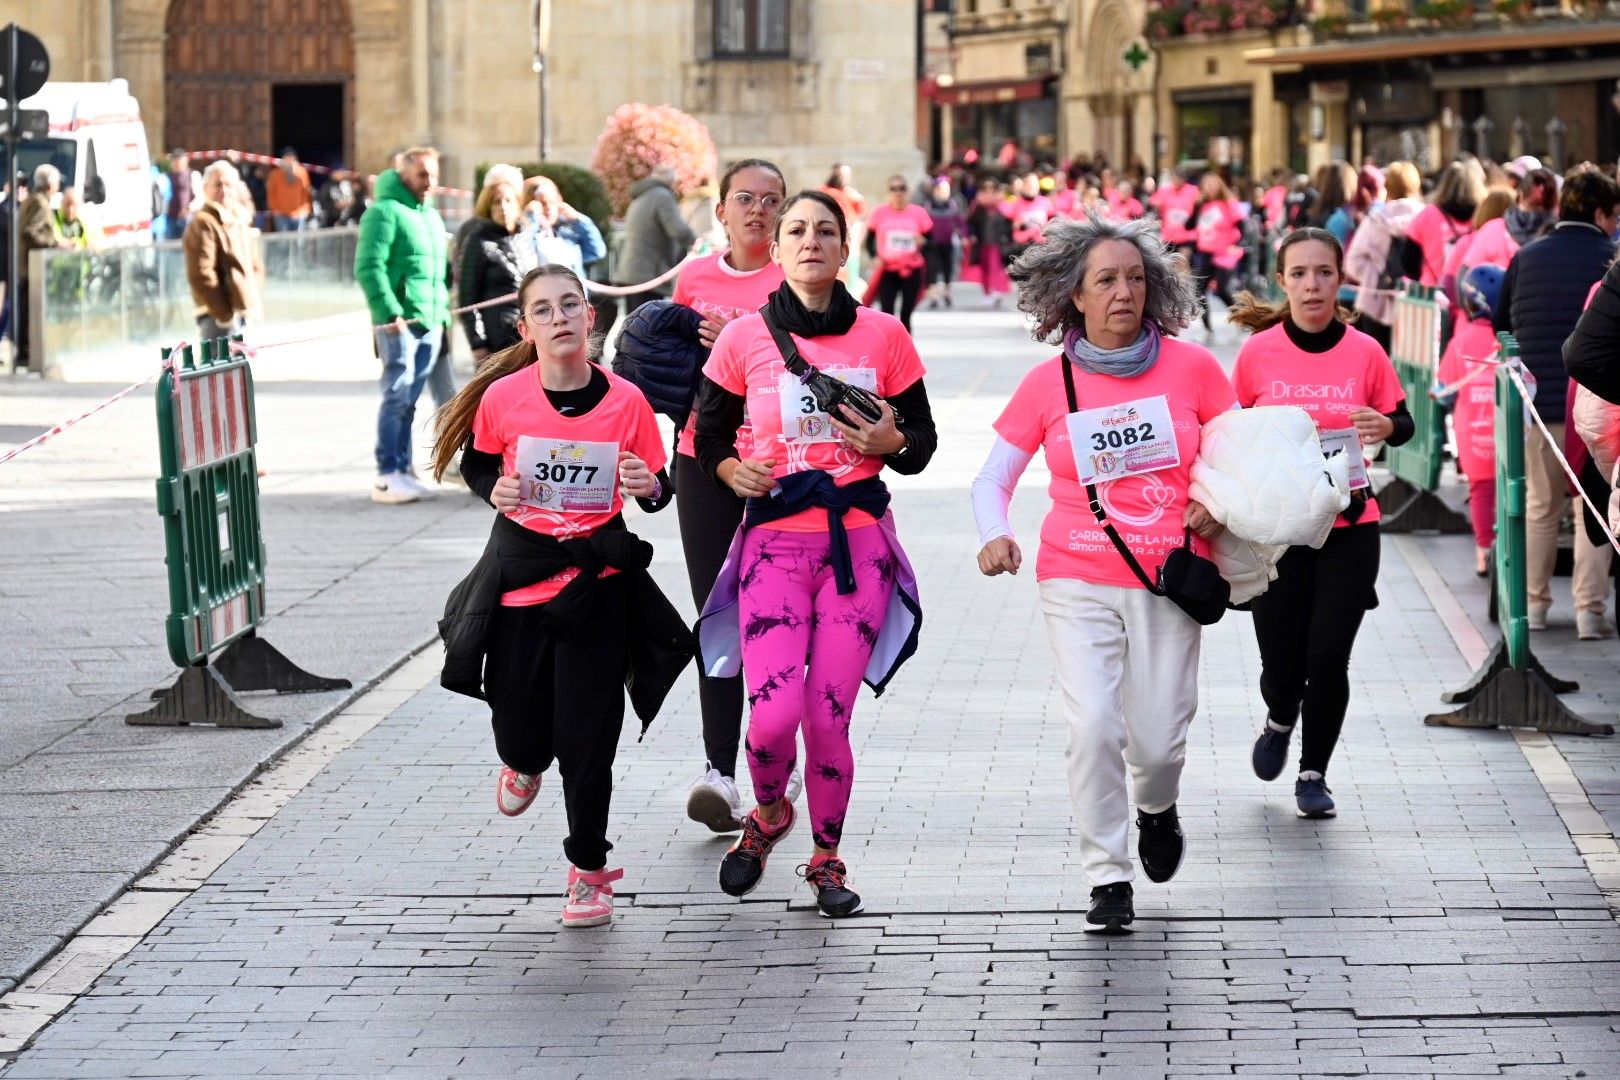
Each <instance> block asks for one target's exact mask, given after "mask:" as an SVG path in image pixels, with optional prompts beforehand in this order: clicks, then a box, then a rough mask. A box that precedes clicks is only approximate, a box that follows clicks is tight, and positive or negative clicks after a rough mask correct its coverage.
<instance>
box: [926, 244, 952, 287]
mask: <svg viewBox="0 0 1620 1080" xmlns="http://www.w3.org/2000/svg"><path fill="white" fill-rule="evenodd" d="M952 255H953V252H952V250H951V245H949V244H929V245H927V246H926V247H924V248H923V258H924V259H927V260H928V284H930V285H949V284H950V283H951V257H952Z"/></svg>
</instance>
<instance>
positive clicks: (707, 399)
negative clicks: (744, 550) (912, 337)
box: [690, 376, 939, 486]
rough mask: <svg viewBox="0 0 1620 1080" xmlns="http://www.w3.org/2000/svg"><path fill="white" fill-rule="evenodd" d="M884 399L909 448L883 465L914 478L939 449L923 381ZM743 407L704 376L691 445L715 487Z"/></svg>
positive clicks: (733, 448)
mask: <svg viewBox="0 0 1620 1080" xmlns="http://www.w3.org/2000/svg"><path fill="white" fill-rule="evenodd" d="M885 400H887V401H888V403H889V405H890V407H892V408H893V409H894V411H895V414H896V415H897V416H898V417H899V425H898V426H899V428H900V430H901V432H903V433H904V434H905V436H906V442H907V446H908V448H907V450H906V452H905V453H904V454H885V455H884V456H883V463H884V464H885V465H887V466H888V467H889V468H891V469H893V470H894V471H895V472H897V473H900V474H901V475H902V476H915V475H916V474H917V473H920V472H922V471H923V469H925V468H927V467H928V462H929V461H930V460H931V459H932V458H933V456H934V451H935V450H936V449H938V447H939V432H938V430H937V429H936V428H935V427H934V412H933V409H932V407H931V406H930V405H929V403H928V389H927V387H925V386H923V380H921V379H918V380H917V381H916V382H914V383H912V384H911V385H910V386H908V387H906V388H905V389H904V390H902V391H900V392H899V393H898V394H893V395H891V396H890V397H888V398H887V399H885ZM744 405H745V402H744V399H743V396H742V395H741V394H733V393H732V392H731V391H729V390H727V389H726V388H725V387H723V386H721V385H720V384H719V383H717V382H715V381H714V380H713V379H710V378H708V377H707V376H705V377H704V379H703V383H702V385H701V386H699V387H698V398H697V405H696V407H695V408H694V409H693V419H692V420H691V421H690V422H691V423H693V424H695V425H696V426H695V427H694V429H693V431H694V434H693V443H694V446H695V449H696V450H697V460H698V464H699V465H700V466H702V468H703V471H704V472H706V473H708V474H709V476H710V477H711V478H713V480H714V482H715V483H717V484H719V483H720V466H721V464H722V463H723V462H725V461H726V460H727V459H728V458H734V457H736V456H737V429H738V428H740V427H742V423H743V412H744ZM721 486H724V485H723V484H722V485H721Z"/></svg>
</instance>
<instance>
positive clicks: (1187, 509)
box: [973, 218, 1237, 931]
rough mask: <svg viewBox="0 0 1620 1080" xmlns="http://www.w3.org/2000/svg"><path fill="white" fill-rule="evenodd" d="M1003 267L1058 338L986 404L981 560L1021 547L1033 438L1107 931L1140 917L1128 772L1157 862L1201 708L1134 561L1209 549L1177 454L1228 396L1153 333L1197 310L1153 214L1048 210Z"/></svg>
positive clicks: (1038, 574)
mask: <svg viewBox="0 0 1620 1080" xmlns="http://www.w3.org/2000/svg"><path fill="white" fill-rule="evenodd" d="M1012 274H1013V279H1014V280H1015V281H1016V282H1018V285H1019V290H1018V307H1019V310H1020V311H1022V312H1023V313H1024V314H1026V315H1028V316H1029V317H1030V318H1031V319H1032V320H1033V321H1034V324H1035V330H1034V334H1035V337H1036V339H1037V340H1040V341H1047V342H1052V343H1058V342H1061V343H1062V347H1063V349H1062V352H1061V353H1060V354H1059V355H1057V356H1055V357H1053V358H1052V359H1051V360H1048V361H1046V362H1045V363H1043V364H1039V365H1037V366H1036V367H1035V368H1033V369H1031V370H1030V372H1029V373H1028V374H1027V375H1025V376H1024V379H1023V381H1022V382H1020V383H1019V385H1018V389H1017V390H1016V391H1014V392H1013V396H1012V400H1011V401H1009V402H1008V403H1007V407H1006V409H1004V410H1003V411H1002V414H1001V416H1000V417H999V418H998V419H997V420H996V422H995V430H996V435H997V439H996V442H995V446H994V447H993V448H992V449H991V451H990V457H989V459H988V460H987V461H986V462H985V464H984V468H983V469H982V470H981V471H980V472H979V475H978V476H977V477H976V478H975V479H974V481H973V511H974V517H975V519H976V520H977V522H978V526H979V536H980V540H981V542H982V543H983V545H984V546H983V548H982V549H981V550H980V552H979V570H980V572H982V573H984V574H986V575H988V576H992V577H993V576H995V575H997V574H1002V573H1010V574H1016V573H1018V571H1019V569H1020V568H1021V567H1022V565H1023V553H1022V551H1021V550H1020V548H1019V546H1018V543H1017V541H1016V540H1015V539H1014V538H1013V533H1012V527H1011V525H1010V524H1009V523H1008V520H1007V508H1008V505H1009V504H1010V503H1011V500H1012V494H1013V489H1014V488H1015V487H1016V486H1017V483H1018V478H1019V476H1021V475H1022V474H1023V472H1024V470H1025V469H1026V468H1027V467H1028V466H1029V463H1030V461H1032V460H1033V459H1034V457H1035V453H1036V451H1043V452H1044V453H1045V455H1046V463H1047V466H1048V468H1049V469H1050V470H1051V473H1052V482H1051V485H1050V487H1049V489H1048V491H1049V494H1050V496H1051V499H1052V507H1051V510H1050V511H1049V512H1048V514H1047V516H1046V520H1045V522H1044V523H1043V524H1042V526H1041V544H1040V553H1039V555H1038V556H1037V558H1036V560H1035V578H1036V581H1037V582H1038V584H1039V587H1040V597H1041V610H1042V612H1043V613H1044V614H1045V616H1046V629H1047V636H1048V638H1050V640H1051V643H1052V649H1053V652H1054V653H1055V654H1056V659H1057V672H1058V683H1059V685H1060V686H1061V687H1062V690H1063V712H1064V718H1065V720H1066V721H1067V723H1068V727H1069V746H1068V751H1067V755H1066V757H1067V762H1068V772H1069V790H1070V792H1071V794H1072V796H1073V798H1074V811H1075V818H1076V821H1077V822H1078V824H1079V828H1080V855H1081V860H1082V863H1083V865H1084V869H1085V874H1086V880H1087V882H1088V883H1089V884H1090V885H1091V887H1092V888H1091V901H1092V902H1091V908H1090V910H1089V911H1088V912H1087V915H1086V919H1087V921H1088V922H1090V923H1092V924H1093V925H1096V926H1098V927H1101V928H1104V929H1107V930H1113V931H1118V930H1119V929H1121V928H1122V927H1124V926H1125V925H1127V924H1129V923H1130V922H1131V921H1132V920H1133V919H1134V918H1135V907H1134V903H1133V900H1132V889H1131V880H1132V879H1133V878H1134V877H1135V870H1134V869H1133V868H1132V866H1131V857H1130V851H1129V846H1128V838H1129V825H1130V800H1129V797H1128V795H1127V789H1126V783H1125V781H1126V773H1127V771H1128V772H1129V773H1130V778H1131V782H1132V793H1133V794H1134V796H1135V802H1136V809H1137V814H1136V823H1137V828H1138V830H1139V833H1140V836H1139V841H1138V845H1137V856H1138V858H1139V859H1140V860H1141V863H1142V869H1143V871H1144V872H1145V873H1146V874H1147V876H1148V877H1149V878H1150V879H1151V880H1153V881H1168V880H1170V878H1171V877H1172V876H1174V874H1175V872H1176V870H1177V869H1178V868H1179V867H1180V865H1181V858H1182V854H1183V852H1184V850H1185V845H1184V840H1183V837H1182V833H1181V825H1180V818H1179V816H1178V815H1177V811H1176V802H1177V797H1178V795H1179V792H1180V783H1181V768H1182V763H1183V761H1184V759H1185V757H1186V748H1187V728H1188V725H1190V724H1191V723H1192V720H1193V716H1194V714H1195V713H1196V712H1197V711H1198V652H1199V644H1200V641H1201V631H1202V627H1201V626H1200V625H1199V624H1198V623H1197V622H1195V621H1193V619H1192V618H1191V617H1190V616H1189V615H1187V614H1186V613H1185V612H1183V611H1182V610H1181V608H1179V607H1177V606H1176V604H1175V603H1174V602H1172V601H1171V600H1169V599H1167V598H1166V597H1163V596H1157V595H1154V594H1153V593H1151V592H1149V591H1148V590H1147V589H1146V588H1145V587H1144V586H1143V583H1142V580H1141V579H1140V578H1139V577H1138V575H1137V569H1139V570H1140V571H1141V572H1142V573H1143V574H1144V575H1146V577H1147V579H1148V580H1152V578H1153V575H1154V574H1155V573H1156V572H1157V570H1158V568H1159V566H1160V565H1161V564H1162V563H1163V562H1164V561H1165V559H1166V558H1167V557H1168V555H1169V554H1170V552H1171V551H1172V550H1174V549H1176V548H1179V547H1183V546H1191V547H1192V548H1193V550H1194V551H1195V552H1197V553H1201V554H1207V549H1206V546H1205V539H1204V538H1205V537H1208V536H1213V535H1215V534H1216V533H1217V532H1219V531H1220V525H1219V524H1218V523H1216V522H1215V521H1214V520H1213V519H1212V518H1211V517H1210V515H1209V513H1208V511H1206V510H1205V509H1204V507H1203V506H1201V505H1200V504H1199V503H1197V502H1195V501H1194V500H1192V499H1191V498H1190V497H1189V495H1188V486H1189V484H1190V482H1191V479H1190V478H1191V470H1192V463H1193V459H1194V458H1195V457H1197V455H1198V443H1199V437H1200V434H1201V432H1202V429H1203V425H1204V424H1205V423H1206V422H1208V421H1209V420H1212V419H1214V418H1215V417H1216V416H1218V415H1219V414H1221V413H1223V412H1225V411H1227V410H1229V409H1232V408H1235V407H1236V405H1237V400H1236V398H1235V397H1234V395H1233V393H1232V387H1231V385H1230V384H1229V383H1228V382H1227V380H1226V375H1225V374H1224V373H1223V372H1222V371H1221V367H1220V364H1219V363H1218V362H1217V361H1216V360H1215V357H1214V356H1212V355H1211V354H1210V352H1209V350H1207V349H1204V348H1201V347H1199V346H1197V345H1192V344H1188V343H1186V342H1182V341H1178V340H1176V339H1175V338H1173V337H1170V336H1167V335H1171V334H1175V333H1176V332H1178V331H1180V330H1182V329H1183V328H1185V327H1186V326H1187V325H1188V323H1190V322H1191V321H1192V320H1193V319H1195V318H1197V315H1198V293H1197V289H1196V286H1195V285H1194V281H1193V277H1192V275H1191V274H1190V273H1189V271H1188V270H1187V266H1186V263H1185V261H1184V260H1183V259H1182V258H1181V257H1180V256H1179V255H1173V254H1171V253H1170V252H1169V251H1168V250H1167V249H1166V247H1165V244H1164V242H1163V241H1162V240H1161V239H1160V238H1159V234H1158V232H1157V231H1156V227H1155V225H1154V223H1152V222H1148V221H1135V222H1129V223H1125V224H1121V223H1116V222H1112V221H1108V220H1106V219H1100V218H1091V219H1088V220H1084V221H1056V222H1053V223H1052V225H1051V226H1050V227H1049V228H1048V229H1047V233H1046V239H1045V241H1044V242H1042V243H1041V244H1039V245H1037V246H1036V247H1034V248H1031V249H1030V250H1029V252H1028V253H1026V254H1025V255H1024V256H1023V258H1021V259H1019V260H1018V262H1017V263H1015V264H1014V266H1013V271H1012ZM1105 524H1107V525H1108V526H1110V527H1113V528H1114V529H1115V530H1116V531H1117V532H1118V533H1119V534H1120V535H1121V543H1123V544H1125V545H1126V547H1127V548H1128V549H1129V550H1130V552H1131V556H1130V559H1131V560H1134V562H1135V564H1136V567H1137V569H1133V567H1132V561H1128V560H1127V559H1126V557H1125V555H1124V554H1123V553H1122V552H1121V551H1120V550H1119V549H1117V548H1116V547H1115V546H1114V543H1113V540H1112V538H1111V537H1110V535H1109V534H1108V532H1107V531H1106V529H1105V528H1104V526H1105Z"/></svg>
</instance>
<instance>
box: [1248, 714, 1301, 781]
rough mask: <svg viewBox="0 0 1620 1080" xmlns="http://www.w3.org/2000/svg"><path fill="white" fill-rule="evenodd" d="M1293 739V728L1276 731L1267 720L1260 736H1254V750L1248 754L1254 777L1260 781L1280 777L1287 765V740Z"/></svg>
mask: <svg viewBox="0 0 1620 1080" xmlns="http://www.w3.org/2000/svg"><path fill="white" fill-rule="evenodd" d="M1293 737H1294V729H1293V728H1285V729H1284V730H1282V731H1278V730H1277V729H1276V728H1274V727H1272V726H1271V722H1270V721H1269V720H1268V721H1267V722H1266V724H1265V726H1263V727H1262V728H1261V729H1260V734H1259V735H1257V736H1255V739H1254V750H1253V751H1251V752H1250V754H1249V764H1251V765H1252V766H1253V767H1254V775H1256V776H1258V777H1259V778H1260V779H1262V780H1275V779H1277V777H1279V776H1281V775H1282V771H1283V766H1285V765H1287V764H1288V740H1289V739H1291V738H1293Z"/></svg>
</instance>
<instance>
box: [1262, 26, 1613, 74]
mask: <svg viewBox="0 0 1620 1080" xmlns="http://www.w3.org/2000/svg"><path fill="white" fill-rule="evenodd" d="M1611 44H1620V24H1616V23H1601V24H1598V25H1593V24H1592V23H1576V22H1560V23H1557V24H1555V25H1551V26H1535V27H1490V28H1481V29H1477V30H1458V31H1452V32H1443V33H1436V34H1410V35H1407V34H1369V35H1367V36H1366V37H1365V38H1361V39H1353V40H1349V41H1329V42H1323V43H1322V44H1319V45H1302V46H1291V47H1286V48H1277V49H1253V50H1250V51H1249V52H1246V53H1244V54H1243V57H1244V59H1245V60H1247V61H1248V62H1249V63H1251V64H1264V65H1268V66H1281V65H1300V66H1303V67H1326V66H1329V65H1335V64H1359V63H1364V62H1367V61H1387V60H1422V59H1427V58H1430V57H1436V56H1456V55H1461V54H1472V53H1500V52H1509V51H1513V50H1518V49H1570V48H1578V47H1581V46H1593V45H1611Z"/></svg>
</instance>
